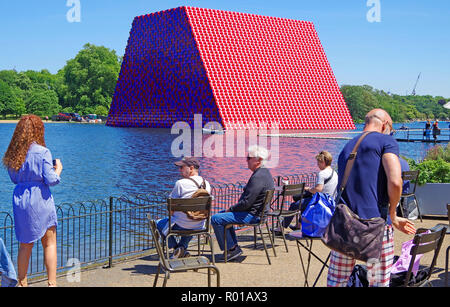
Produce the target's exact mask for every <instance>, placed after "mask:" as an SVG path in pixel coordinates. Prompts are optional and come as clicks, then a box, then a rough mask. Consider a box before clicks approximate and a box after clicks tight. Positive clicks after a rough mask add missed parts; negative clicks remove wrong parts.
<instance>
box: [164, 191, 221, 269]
mask: <svg viewBox="0 0 450 307" xmlns="http://www.w3.org/2000/svg"><path fill="white" fill-rule="evenodd" d="M211 202H212V198H211V196H209V197H197V198H168V199H167V210H168V211H169V230H168V233H167V235H166V237H165V250H166V253H167V257H169V246H168V244H169V237H171V236H197V246H198V255H200V238H201V237H202V236H204V237H206V240H207V242H209V246H210V249H211V257H212V262H213V263H215V258H214V248H213V241H212V239H211V234H210V225H211ZM177 211H180V212H185V213H186V212H188V211H201V212H204V213H205V214H206V218H205V219H204V221H205V225H204V227H203V228H202V229H189V230H175V229H173V228H172V214H173V212H177Z"/></svg>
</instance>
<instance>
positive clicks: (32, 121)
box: [3, 115, 62, 286]
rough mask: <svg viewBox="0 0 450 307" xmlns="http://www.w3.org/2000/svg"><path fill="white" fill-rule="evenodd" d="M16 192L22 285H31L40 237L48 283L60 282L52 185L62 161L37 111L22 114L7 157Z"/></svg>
mask: <svg viewBox="0 0 450 307" xmlns="http://www.w3.org/2000/svg"><path fill="white" fill-rule="evenodd" d="M3 164H4V165H5V167H6V168H7V169H8V173H9V176H10V178H11V181H12V182H13V183H14V184H16V187H15V189H14V193H13V212H14V227H15V233H16V237H17V240H18V241H19V242H20V247H19V254H18V256H17V267H18V283H19V286H27V272H28V265H29V262H30V256H31V251H32V249H33V245H34V243H35V242H36V241H38V240H39V239H40V240H41V242H42V246H43V248H44V261H45V266H46V268H47V275H48V285H49V286H56V266H57V257H56V227H57V225H58V222H57V215H56V209H55V204H54V201H53V196H52V194H51V192H50V186H54V185H56V184H58V183H59V181H60V174H61V171H62V164H61V161H59V159H56V160H55V163H54V164H55V165H53V163H52V155H51V153H50V150H48V149H47V148H46V147H45V140H44V123H43V122H42V120H41V118H40V117H38V116H36V115H26V116H22V118H21V119H20V121H19V123H18V124H17V126H16V129H15V130H14V134H13V136H12V139H11V142H10V143H9V146H8V149H7V151H6V153H5V156H4V157H3Z"/></svg>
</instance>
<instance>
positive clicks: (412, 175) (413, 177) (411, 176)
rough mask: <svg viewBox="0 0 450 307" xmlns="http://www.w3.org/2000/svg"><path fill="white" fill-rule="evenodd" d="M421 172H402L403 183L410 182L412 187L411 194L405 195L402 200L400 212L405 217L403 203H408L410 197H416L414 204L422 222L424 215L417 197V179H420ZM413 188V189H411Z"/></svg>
mask: <svg viewBox="0 0 450 307" xmlns="http://www.w3.org/2000/svg"><path fill="white" fill-rule="evenodd" d="M419 173H420V172H419V171H405V172H402V179H403V181H406V180H409V186H410V192H408V193H403V194H402V195H401V198H400V211H401V213H402V216H403V217H405V214H404V212H403V203H406V200H407V199H408V198H409V197H414V202H415V204H416V207H417V212H418V213H419V218H420V221H421V222H422V214H421V213H420V207H419V202H418V200H417V197H416V186H417V178H419ZM411 187H412V188H411Z"/></svg>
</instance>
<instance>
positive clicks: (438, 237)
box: [403, 228, 446, 287]
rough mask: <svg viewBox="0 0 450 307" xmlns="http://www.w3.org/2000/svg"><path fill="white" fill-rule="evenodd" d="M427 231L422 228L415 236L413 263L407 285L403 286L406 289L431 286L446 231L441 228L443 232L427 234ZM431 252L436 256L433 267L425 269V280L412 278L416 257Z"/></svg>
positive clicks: (408, 273) (410, 266) (412, 251)
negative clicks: (430, 281)
mask: <svg viewBox="0 0 450 307" xmlns="http://www.w3.org/2000/svg"><path fill="white" fill-rule="evenodd" d="M426 231H428V229H424V228H420V229H418V230H417V231H416V235H415V236H414V239H413V246H412V247H411V251H410V255H411V262H410V265H409V268H408V271H407V273H406V278H405V283H404V284H403V286H404V287H423V286H425V285H430V286H431V284H430V283H429V280H430V277H431V274H432V273H433V269H434V266H435V264H436V260H437V258H438V255H439V251H440V249H441V245H442V242H443V241H444V237H445V231H446V229H445V228H441V230H439V231H432V232H431V233H425V232H426ZM430 252H434V256H433V260H432V262H431V265H430V266H428V267H427V268H425V271H426V275H425V276H424V277H423V278H420V280H417V279H416V278H412V276H413V273H412V270H413V267H414V260H415V258H416V256H417V255H419V254H425V253H430Z"/></svg>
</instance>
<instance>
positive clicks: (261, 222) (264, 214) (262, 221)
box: [224, 190, 277, 264]
mask: <svg viewBox="0 0 450 307" xmlns="http://www.w3.org/2000/svg"><path fill="white" fill-rule="evenodd" d="M274 192H275V190H267V191H266V196H265V198H264V206H263V208H264V209H263V210H261V215H260V217H259V221H258V222H257V223H253V224H251V223H249V224H242V223H231V224H227V225H225V227H224V238H225V240H224V243H225V244H224V248H225V251H224V256H225V263H227V256H228V255H227V252H228V247H227V240H226V237H227V231H228V229H229V228H231V227H234V225H239V226H250V227H253V230H254V244H255V248H256V229H257V228H258V230H259V234H260V235H261V241H262V243H263V246H264V250H265V252H266V256H267V260H268V261H269V264H272V263H271V261H270V256H269V252H268V251H267V246H266V242H265V241H264V235H263V232H262V229H261V225H264V224H265V225H266V228H267V233H268V234H269V239H270V242H271V244H272V249H273V254H274V255H275V257H276V256H277V254H276V252H275V246H274V244H273V240H272V235H271V234H270V231H269V225H268V224H267V210H268V209H269V207H270V203H271V201H272V198H273V194H274Z"/></svg>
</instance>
